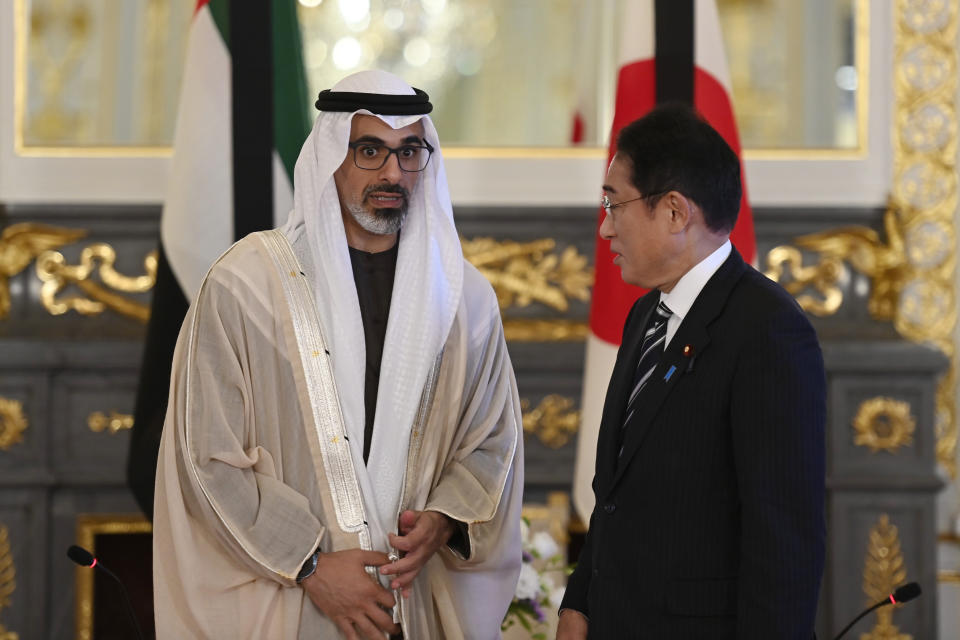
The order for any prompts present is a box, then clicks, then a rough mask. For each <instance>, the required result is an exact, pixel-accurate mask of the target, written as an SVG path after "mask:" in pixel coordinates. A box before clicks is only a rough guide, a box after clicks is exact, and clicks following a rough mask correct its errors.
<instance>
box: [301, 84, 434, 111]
mask: <svg viewBox="0 0 960 640" xmlns="http://www.w3.org/2000/svg"><path fill="white" fill-rule="evenodd" d="M413 90H414V91H415V92H416V93H415V94H414V95H412V96H411V95H409V94H408V95H392V94H387V93H356V92H352V91H331V90H330V89H324V90H323V91H321V92H320V97H319V98H317V102H316V107H317V109H319V110H320V111H346V112H348V113H352V112H354V111H357V110H359V109H366V110H367V111H369V112H370V113H376V114H377V115H381V116H419V115H426V114H428V113H430V112H431V111H433V105H432V104H430V96H428V95H427V94H426V92H425V91H421V90H420V89H417V88H416V87H413Z"/></svg>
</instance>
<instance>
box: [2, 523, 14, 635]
mask: <svg viewBox="0 0 960 640" xmlns="http://www.w3.org/2000/svg"><path fill="white" fill-rule="evenodd" d="M16 578H17V569H16V567H15V566H14V564H13V552H12V551H11V550H10V535H9V533H8V532H7V527H6V526H4V525H2V524H0V614H2V613H3V610H4V609H7V608H10V606H11V596H13V592H14V590H15V589H16V588H17V580H16ZM0 617H2V616H0ZM18 638H19V636H18V635H17V634H16V633H14V632H13V631H7V629H6V627H4V626H3V624H2V623H0V640H18Z"/></svg>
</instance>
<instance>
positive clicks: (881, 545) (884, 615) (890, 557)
mask: <svg viewBox="0 0 960 640" xmlns="http://www.w3.org/2000/svg"><path fill="white" fill-rule="evenodd" d="M906 580H907V570H906V567H905V566H904V561H903V553H902V552H901V551H900V534H899V532H898V531H897V528H896V527H895V526H893V525H892V524H890V516H888V515H887V514H885V513H884V514H881V515H880V519H879V520H878V521H877V523H876V524H875V525H873V527H872V528H871V529H870V539H869V542H868V544H867V558H866V562H865V564H864V568H863V592H864V593H865V594H866V595H867V599H868V600H870V601H871V602H876V601H878V600H882V599H884V598H886V597H887V595H889V594H891V593H893V591H894V590H895V589H896V588H897V587H899V586H900V585H902V584H903V583H904V582H906ZM900 606H901V605H899V604H894V605H893V606H890V607H882V608H880V609H877V624H876V625H875V626H874V627H873V629H871V630H870V632H869V633H865V634H862V635H861V636H860V639H861V640H913V636H911V635H909V634H905V633H900V630H899V629H898V628H897V627H896V626H895V625H894V624H893V612H894V610H895V609H898V608H900Z"/></svg>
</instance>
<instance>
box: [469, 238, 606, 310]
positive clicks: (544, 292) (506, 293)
mask: <svg viewBox="0 0 960 640" xmlns="http://www.w3.org/2000/svg"><path fill="white" fill-rule="evenodd" d="M461 243H462V245H463V255H464V256H465V257H466V258H467V260H469V261H470V262H471V264H473V266H475V267H476V268H477V269H478V270H479V271H480V273H482V274H483V275H484V276H486V278H487V279H488V280H489V281H490V283H491V284H492V285H493V289H494V291H496V293H497V301H498V302H499V303H500V309H501V310H503V309H507V308H509V307H512V306H517V307H525V306H527V305H529V304H530V303H531V302H539V303H541V304H544V305H546V306H548V307H550V308H552V309H556V310H557V311H566V310H567V309H568V308H569V307H570V302H569V300H570V298H575V299H577V300H581V301H583V302H586V301H588V300H589V299H590V286H591V285H592V284H593V269H592V268H590V267H589V266H588V265H587V258H586V257H585V256H582V255H580V254H579V253H578V252H577V250H576V248H574V247H572V246H571V247H567V248H566V249H564V250H563V251H562V252H561V253H560V254H559V255H557V253H555V251H554V250H555V249H556V246H557V243H556V241H555V240H553V239H552V238H541V239H539V240H534V241H532V242H513V241H510V240H506V241H502V242H501V241H497V240H494V239H493V238H475V239H473V240H467V239H465V238H463V239H461Z"/></svg>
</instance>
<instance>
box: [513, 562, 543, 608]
mask: <svg viewBox="0 0 960 640" xmlns="http://www.w3.org/2000/svg"><path fill="white" fill-rule="evenodd" d="M539 595H540V576H539V574H537V570H536V569H534V568H533V567H532V566H531V565H530V564H528V563H526V562H524V563H523V564H521V565H520V579H519V581H518V582H517V599H518V600H525V599H529V600H534V599H536V598H537V597H538V596H539Z"/></svg>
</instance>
